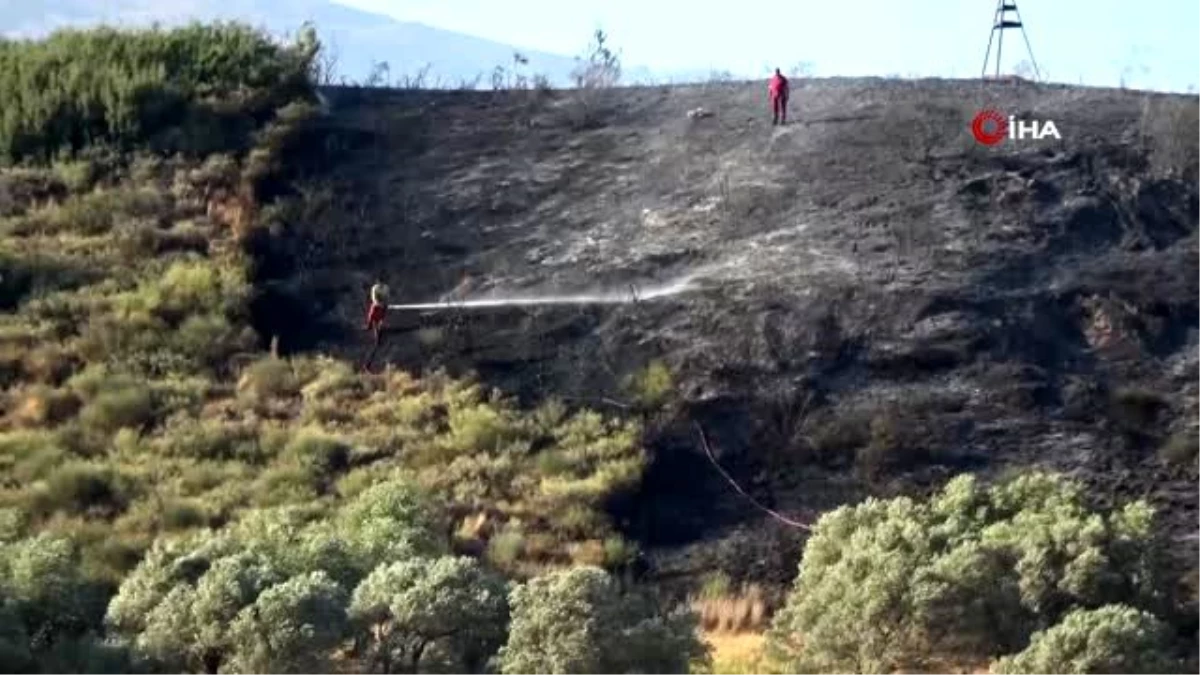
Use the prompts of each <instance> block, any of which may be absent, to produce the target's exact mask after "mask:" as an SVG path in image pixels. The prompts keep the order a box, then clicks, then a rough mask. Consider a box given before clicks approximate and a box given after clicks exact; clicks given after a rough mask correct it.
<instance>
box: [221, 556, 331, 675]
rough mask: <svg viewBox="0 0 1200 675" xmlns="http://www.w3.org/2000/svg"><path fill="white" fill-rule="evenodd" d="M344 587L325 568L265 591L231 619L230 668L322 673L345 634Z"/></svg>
mask: <svg viewBox="0 0 1200 675" xmlns="http://www.w3.org/2000/svg"><path fill="white" fill-rule="evenodd" d="M346 600H347V598H346V592H345V591H344V590H343V589H342V587H341V586H339V585H338V584H337V583H336V582H335V581H333V580H332V579H330V578H329V575H327V574H325V573H324V572H311V573H309V574H305V575H303V576H298V577H293V578H291V579H288V580H287V581H285V582H283V583H282V584H277V585H275V586H272V587H271V588H268V589H267V590H265V591H263V592H262V593H261V594H260V595H259V596H258V599H256V600H255V601H254V604H252V605H249V606H247V607H244V608H243V609H242V610H241V611H240V612H238V615H237V617H236V618H235V619H234V620H233V622H232V623H231V624H230V625H229V640H230V643H231V644H232V645H233V649H234V652H233V658H232V659H231V663H230V667H229V670H233V671H235V672H249V673H326V672H330V667H329V659H330V657H331V656H332V653H333V649H334V647H336V646H337V644H338V643H339V642H341V640H342V639H343V638H344V637H345V635H346Z"/></svg>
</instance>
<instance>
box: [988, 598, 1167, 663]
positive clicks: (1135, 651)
mask: <svg viewBox="0 0 1200 675" xmlns="http://www.w3.org/2000/svg"><path fill="white" fill-rule="evenodd" d="M1171 646H1172V645H1171V637H1170V631H1169V630H1168V629H1167V626H1166V624H1164V623H1163V622H1162V621H1160V620H1158V619H1157V618H1155V617H1154V615H1152V614H1149V613H1147V612H1143V611H1139V610H1136V609H1133V608H1132V607H1125V606H1122V605H1106V606H1104V607H1101V608H1099V609H1080V610H1075V611H1073V612H1071V613H1070V614H1067V616H1066V617H1065V618H1064V619H1063V620H1062V622H1061V623H1058V624H1056V625H1055V626H1054V627H1053V628H1050V629H1049V630H1045V631H1041V632H1038V633H1034V635H1033V638H1032V640H1031V641H1030V644H1029V647H1027V648H1026V649H1025V650H1024V651H1022V652H1020V653H1018V654H1014V655H1012V656H1006V657H1004V658H1002V659H1000V660H999V661H998V662H996V663H995V664H993V665H992V672H994V673H1171V672H1184V671H1183V670H1176V669H1177V668H1179V666H1180V665H1181V664H1180V663H1179V662H1177V661H1174V660H1173V659H1171V658H1170V653H1171Z"/></svg>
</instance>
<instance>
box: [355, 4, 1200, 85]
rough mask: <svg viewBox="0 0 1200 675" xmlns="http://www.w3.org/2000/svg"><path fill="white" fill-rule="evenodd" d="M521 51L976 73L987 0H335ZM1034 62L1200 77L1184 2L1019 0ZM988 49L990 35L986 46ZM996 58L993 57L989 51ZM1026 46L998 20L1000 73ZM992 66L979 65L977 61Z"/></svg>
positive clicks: (1077, 73) (672, 66)
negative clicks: (596, 48) (593, 43)
mask: <svg viewBox="0 0 1200 675" xmlns="http://www.w3.org/2000/svg"><path fill="white" fill-rule="evenodd" d="M338 1H340V2H343V3H344V4H348V5H352V6H355V7H360V8H363V9H368V10H371V11H375V12H379V13H382V14H387V15H389V16H392V17H394V18H396V19H400V20H404V21H419V22H421V23H425V24H429V25H432V26H437V27H441V28H447V29H450V30H455V31H460V32H464V33H469V34H472V35H477V36H479V37H485V38H489V39H493V40H497V41H501V42H505V43H509V44H513V45H517V46H522V47H526V48H530V49H540V50H545V51H549V52H557V53H562V54H566V55H574V54H577V53H579V52H580V51H581V50H582V48H583V46H584V45H585V44H586V43H587V40H588V37H589V36H590V34H591V32H592V30H593V29H594V28H595V27H597V26H602V27H603V28H604V29H605V30H606V31H607V32H608V33H609V34H610V36H611V41H612V43H613V44H614V46H617V47H619V48H620V49H621V51H622V54H623V56H624V59H625V62H626V63H628V64H630V65H645V66H648V67H650V68H653V69H655V70H658V71H662V70H694V69H703V70H707V69H714V70H728V71H731V72H734V73H736V74H740V75H759V74H763V73H764V72H767V70H768V68H770V67H774V66H775V65H779V66H780V67H784V68H787V67H790V66H791V65H794V64H796V63H798V62H802V61H807V62H810V63H812V64H813V66H814V73H815V74H816V75H827V76H832V75H892V74H898V75H910V74H920V75H937V76H950V77H973V76H978V74H979V72H980V70H981V68H982V67H983V57H984V52H985V50H986V48H987V39H988V31H989V29H990V27H991V20H992V15H993V13H994V12H995V9H996V2H995V0H917V1H915V2H898V1H897V0H823V1H818V0H808V1H804V2H801V1H797V0H792V1H790V2H785V1H782V0H738V1H737V2H718V1H717V0H687V1H681V0H338ZM1017 6H1018V7H1019V8H1020V13H1021V18H1022V19H1023V20H1024V22H1025V30H1026V31H1027V33H1028V35H1029V41H1030V43H1031V45H1032V47H1033V53H1034V56H1035V57H1036V59H1037V64H1038V66H1039V67H1040V68H1041V69H1042V70H1043V71H1044V73H1046V74H1048V76H1049V79H1051V80H1055V81H1059V82H1069V83H1078V82H1080V81H1082V82H1083V83H1085V84H1090V85H1103V86H1116V85H1118V84H1119V83H1120V80H1121V79H1122V76H1124V79H1125V82H1126V84H1127V85H1128V86H1130V87H1136V88H1144V89H1160V90H1173V91H1186V90H1187V89H1188V88H1189V87H1197V86H1200V73H1198V71H1200V62H1198V56H1197V54H1198V52H1200V3H1198V2H1197V1H1196V0H1146V1H1143V2H1128V0H1018V2H1017ZM993 51H994V47H993ZM993 58H994V57H993ZM1026 58H1028V57H1027V52H1026V50H1025V44H1024V41H1023V40H1022V38H1021V33H1020V31H1019V30H1009V31H1005V39H1004V58H1003V64H1002V71H1003V70H1008V71H1010V72H1011V71H1012V70H1013V69H1014V68H1015V66H1016V65H1017V63H1018V62H1019V61H1021V60H1024V59H1026ZM989 70H991V68H989Z"/></svg>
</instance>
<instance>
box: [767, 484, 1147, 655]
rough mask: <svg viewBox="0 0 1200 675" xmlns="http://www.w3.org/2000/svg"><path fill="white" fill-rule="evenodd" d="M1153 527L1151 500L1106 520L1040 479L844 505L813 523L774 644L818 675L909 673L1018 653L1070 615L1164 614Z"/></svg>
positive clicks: (1077, 495) (1080, 498)
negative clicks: (1109, 608)
mask: <svg viewBox="0 0 1200 675" xmlns="http://www.w3.org/2000/svg"><path fill="white" fill-rule="evenodd" d="M1153 522H1154V518H1153V512H1152V511H1151V510H1150V508H1149V507H1148V506H1147V505H1146V504H1145V503H1144V502H1140V501H1139V502H1133V503H1131V504H1128V505H1126V506H1125V507H1124V508H1121V509H1119V510H1116V511H1113V512H1108V513H1102V512H1098V511H1096V510H1093V509H1092V508H1090V507H1089V505H1088V503H1087V500H1086V499H1085V494H1084V491H1083V488H1082V486H1080V485H1079V484H1077V483H1074V482H1072V481H1069V480H1066V479H1064V478H1062V477H1059V476H1055V475H1052V474H1044V473H1034V474H1029V475H1025V476H1021V477H1018V478H1016V479H1013V480H1010V481H1007V482H1004V483H1001V484H999V485H996V486H994V487H991V488H985V487H982V486H981V485H979V484H978V483H977V482H976V481H975V480H974V479H973V478H971V477H959V478H956V479H955V480H953V481H951V482H950V483H949V484H948V485H947V486H946V487H945V488H944V489H943V490H942V491H941V492H940V494H937V495H935V496H934V497H932V498H931V499H930V500H928V501H916V500H913V499H909V498H904V497H902V498H896V499H891V500H886V501H884V500H878V499H868V500H866V501H865V502H863V503H861V504H858V505H855V506H845V507H842V508H839V509H837V510H835V511H832V512H830V513H828V514H826V515H825V516H823V517H822V518H821V519H820V521H818V523H817V525H816V527H815V529H814V532H813V536H812V538H811V539H810V540H809V542H808V544H807V547H806V550H805V552H804V557H803V560H802V561H801V563H800V573H799V576H798V577H797V579H796V582H795V586H794V589H793V591H792V593H791V595H790V597H789V599H788V601H787V603H786V605H785V606H784V608H783V609H782V610H781V611H780V612H779V613H778V614H777V615H776V617H775V619H774V621H773V624H772V627H771V630H770V632H769V640H768V645H769V648H770V650H771V651H772V652H773V655H774V656H775V657H776V658H778V659H780V660H781V662H783V663H785V664H787V665H788V666H789V667H790V668H793V669H810V672H811V670H813V669H815V670H817V671H825V670H852V671H859V672H862V671H882V670H894V669H901V670H912V669H919V668H922V667H936V664H934V663H931V662H930V659H931V658H932V657H934V656H936V657H938V658H941V659H945V658H952V659H957V660H959V661H962V662H976V661H979V660H984V659H990V658H993V657H995V656H999V655H1003V654H1007V653H1012V652H1014V651H1017V650H1019V649H1021V648H1023V647H1024V646H1025V645H1026V644H1028V641H1029V636H1030V635H1031V634H1032V633H1034V632H1035V631H1038V630H1043V629H1046V628H1049V627H1050V626H1053V625H1054V624H1056V623H1057V622H1058V621H1059V620H1060V619H1061V618H1062V617H1063V616H1064V615H1065V614H1066V613H1067V612H1070V611H1072V610H1073V609H1076V608H1090V607H1098V606H1101V605H1104V604H1109V603H1115V602H1123V603H1128V604H1130V605H1131V606H1134V607H1137V608H1140V609H1144V610H1147V611H1150V612H1165V611H1166V610H1167V608H1168V606H1169V604H1170V592H1169V585H1168V584H1167V583H1166V581H1165V580H1166V576H1165V572H1164V570H1165V556H1164V555H1163V552H1164V548H1163V545H1162V542H1161V540H1160V539H1159V538H1158V536H1157V535H1156V533H1155V528H1154V527H1153Z"/></svg>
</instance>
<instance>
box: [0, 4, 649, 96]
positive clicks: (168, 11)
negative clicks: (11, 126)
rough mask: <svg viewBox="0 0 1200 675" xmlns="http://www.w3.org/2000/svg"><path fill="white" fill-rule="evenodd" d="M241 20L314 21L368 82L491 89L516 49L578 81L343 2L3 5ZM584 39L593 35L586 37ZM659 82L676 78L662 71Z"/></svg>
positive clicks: (35, 21) (17, 18)
mask: <svg viewBox="0 0 1200 675" xmlns="http://www.w3.org/2000/svg"><path fill="white" fill-rule="evenodd" d="M216 19H224V20H232V19H236V20H240V21H245V22H248V23H250V24H253V25H255V26H259V27H262V28H265V29H266V30H268V31H270V32H271V33H274V34H279V35H288V34H293V33H294V32H295V31H296V30H297V29H298V28H299V27H300V26H301V25H302V24H303V23H304V22H305V21H312V22H313V23H314V24H315V25H316V26H317V30H318V32H319V33H320V35H321V38H322V40H323V42H324V43H325V44H326V45H327V47H328V48H329V49H330V52H331V53H332V54H334V55H336V57H337V72H338V73H339V74H340V76H341V77H344V78H348V79H349V80H352V81H362V80H364V79H365V78H366V77H367V76H368V74H369V73H370V72H371V70H372V66H373V64H375V63H377V62H386V63H387V64H388V73H389V80H390V81H396V80H399V79H400V78H401V77H403V76H412V75H415V74H416V73H418V72H420V71H421V70H423V69H427V82H428V83H429V84H430V85H432V84H434V83H436V82H440V83H441V84H443V85H445V86H453V85H456V84H458V83H460V82H462V81H471V80H474V79H475V78H477V77H479V78H481V79H480V83H481V85H482V86H488V83H489V82H490V76H491V73H492V70H493V69H494V68H495V67H496V66H504V67H506V68H508V67H511V66H512V64H513V53H514V52H520V53H521V55H522V56H524V57H525V58H527V59H528V63H527V64H526V65H525V66H522V70H523V72H526V73H528V74H529V75H530V76H532V75H534V74H544V75H546V76H547V77H549V78H550V80H551V82H553V83H554V84H556V85H565V84H568V83H569V82H570V73H571V70H572V68H574V66H575V60H574V58H573V57H571V56H565V55H561V54H549V53H546V52H539V51H535V50H527V49H522V48H521V47H519V46H515V45H507V44H503V43H500V42H494V41H491V40H485V39H483V38H477V37H473V36H470V35H464V34H462V33H456V32H453V31H448V30H442V29H440V28H433V27H431V26H426V25H424V24H419V23H411V22H404V21H397V20H395V19H392V18H390V17H387V16H384V15H381V14H373V13H370V12H366V11H363V10H359V9H355V8H352V7H347V6H345V5H340V4H338V3H336V2H333V1H332V0H170V1H169V2H164V1H163V0H106V1H103V2H102V1H99V0H40V1H38V0H34V1H32V2H20V1H17V0H4V1H3V2H0V35H4V36H5V37H40V36H42V35H45V34H47V33H49V32H51V31H53V30H54V29H57V28H62V27H67V26H71V27H81V26H92V25H97V24H101V23H106V24H110V25H121V26H142V25H150V24H152V23H155V22H157V23H161V24H162V25H165V26H170V25H175V24H179V23H186V22H188V21H190V20H202V21H211V20H216ZM581 39H586V36H583V38H581ZM626 75H627V79H630V80H642V81H645V80H648V79H654V78H655V76H654V74H653V73H651V72H650V71H649V70H647V69H645V68H629V69H627V73H626ZM657 79H669V76H662V77H660V78H657Z"/></svg>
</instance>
